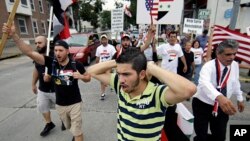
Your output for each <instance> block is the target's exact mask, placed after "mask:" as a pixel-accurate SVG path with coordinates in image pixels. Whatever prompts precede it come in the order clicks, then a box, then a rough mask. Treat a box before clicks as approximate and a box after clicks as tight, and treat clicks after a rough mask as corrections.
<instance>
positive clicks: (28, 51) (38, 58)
mask: <svg viewBox="0 0 250 141" xmlns="http://www.w3.org/2000/svg"><path fill="white" fill-rule="evenodd" d="M2 31H3V32H5V33H7V34H8V35H9V36H11V37H12V39H13V40H14V42H15V44H16V45H17V47H18V48H19V49H20V50H21V51H22V52H23V53H24V54H25V55H27V56H29V57H30V58H31V59H32V60H34V61H35V62H37V63H38V64H41V65H44V63H45V61H44V57H43V55H41V54H39V53H38V52H36V51H33V49H32V47H31V46H30V45H28V44H26V43H25V42H24V41H23V40H22V39H20V38H19V36H18V35H17V34H16V28H15V26H14V24H12V25H11V27H8V26H7V24H6V23H4V25H3V28H2Z"/></svg>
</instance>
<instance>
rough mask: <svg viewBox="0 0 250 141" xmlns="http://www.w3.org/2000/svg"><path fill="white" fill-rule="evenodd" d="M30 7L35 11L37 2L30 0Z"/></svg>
mask: <svg viewBox="0 0 250 141" xmlns="http://www.w3.org/2000/svg"><path fill="white" fill-rule="evenodd" d="M30 7H31V9H32V11H35V10H36V9H35V3H34V0H30Z"/></svg>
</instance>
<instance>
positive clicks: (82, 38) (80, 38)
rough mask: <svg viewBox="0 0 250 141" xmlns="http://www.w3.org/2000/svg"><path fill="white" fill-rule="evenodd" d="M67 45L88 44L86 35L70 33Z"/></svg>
mask: <svg viewBox="0 0 250 141" xmlns="http://www.w3.org/2000/svg"><path fill="white" fill-rule="evenodd" d="M68 44H69V46H80V47H82V46H87V45H88V36H87V35H83V34H79V35H72V36H71V37H70V39H69V41H68Z"/></svg>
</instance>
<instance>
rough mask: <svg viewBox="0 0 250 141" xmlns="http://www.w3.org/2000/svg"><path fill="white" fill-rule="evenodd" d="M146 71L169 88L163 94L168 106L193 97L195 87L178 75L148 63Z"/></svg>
mask: <svg viewBox="0 0 250 141" xmlns="http://www.w3.org/2000/svg"><path fill="white" fill-rule="evenodd" d="M147 71H149V72H148V73H149V74H151V75H153V76H155V77H156V78H158V79H160V80H161V81H162V82H164V84H166V85H167V86H168V87H169V88H168V89H167V91H166V93H165V95H166V96H165V97H166V102H167V103H168V104H171V105H172V104H176V103H179V102H182V101H184V100H186V99H188V98H190V97H191V96H193V95H194V93H195V92H196V86H195V85H194V84H193V83H192V82H191V81H189V80H187V79H185V78H184V77H182V76H180V75H177V74H175V73H172V72H170V71H167V70H164V69H162V68H160V67H159V66H157V65H155V64H154V63H153V62H149V63H148V67H147Z"/></svg>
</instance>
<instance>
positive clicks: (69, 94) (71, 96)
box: [45, 56, 86, 106]
mask: <svg viewBox="0 0 250 141" xmlns="http://www.w3.org/2000/svg"><path fill="white" fill-rule="evenodd" d="M45 66H47V67H48V68H51V69H52V74H51V75H52V78H53V80H54V85H55V92H56V104H58V105H61V106H68V105H72V104H75V103H78V102H81V101H82V99H81V94H80V89H79V87H78V80H77V79H74V78H73V76H72V75H73V72H75V71H77V70H78V71H79V73H81V74H84V73H85V72H86V71H85V68H84V66H83V64H82V63H80V62H75V61H72V60H70V61H69V63H68V64H67V65H66V66H60V65H59V64H58V62H57V61H56V60H54V59H53V58H50V57H47V56H45Z"/></svg>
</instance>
